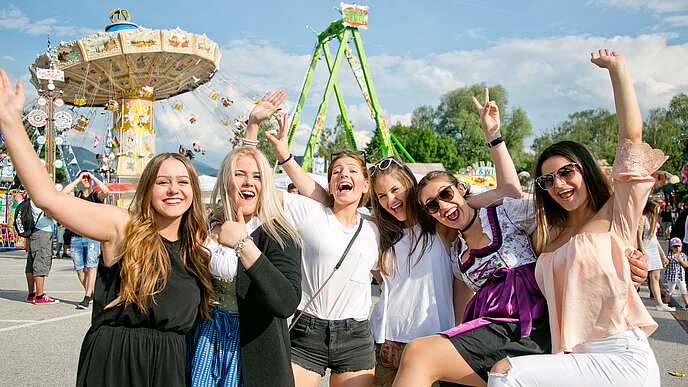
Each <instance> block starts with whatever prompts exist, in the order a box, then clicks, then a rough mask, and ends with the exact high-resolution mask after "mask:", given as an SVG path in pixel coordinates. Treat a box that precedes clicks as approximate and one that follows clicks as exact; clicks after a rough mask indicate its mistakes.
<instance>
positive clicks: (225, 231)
mask: <svg viewBox="0 0 688 387" xmlns="http://www.w3.org/2000/svg"><path fill="white" fill-rule="evenodd" d="M246 234H248V232H247V231H246V222H245V221H244V210H242V209H241V207H239V208H238V209H237V213H236V221H231V220H228V221H226V222H224V223H223V224H222V226H221V227H220V233H219V234H218V236H217V241H218V243H220V244H221V245H223V246H227V247H231V248H234V245H235V244H236V243H237V242H238V241H239V239H241V238H242V237H243V236H244V235H246Z"/></svg>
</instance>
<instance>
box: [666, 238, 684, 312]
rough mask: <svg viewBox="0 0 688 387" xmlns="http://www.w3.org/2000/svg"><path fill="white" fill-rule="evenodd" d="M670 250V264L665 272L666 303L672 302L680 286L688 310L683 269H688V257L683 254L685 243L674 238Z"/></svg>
mask: <svg viewBox="0 0 688 387" xmlns="http://www.w3.org/2000/svg"><path fill="white" fill-rule="evenodd" d="M669 250H670V251H671V252H670V253H669V257H668V259H669V264H668V265H667V268H666V271H665V272H664V279H665V280H666V281H667V294H666V303H667V304H668V303H669V302H671V295H672V294H673V293H674V290H675V289H676V286H677V285H678V289H679V291H680V292H681V297H683V305H684V306H683V309H684V310H685V309H688V290H686V277H685V273H684V270H683V269H684V268H688V257H686V255H685V254H684V253H682V252H681V251H682V250H683V242H681V240H680V239H678V238H672V239H671V240H670V241H669ZM681 266H683V267H681Z"/></svg>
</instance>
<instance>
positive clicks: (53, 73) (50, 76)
mask: <svg viewBox="0 0 688 387" xmlns="http://www.w3.org/2000/svg"><path fill="white" fill-rule="evenodd" d="M36 78H38V79H45V80H47V81H60V82H64V71H62V70H53V69H40V68H36Z"/></svg>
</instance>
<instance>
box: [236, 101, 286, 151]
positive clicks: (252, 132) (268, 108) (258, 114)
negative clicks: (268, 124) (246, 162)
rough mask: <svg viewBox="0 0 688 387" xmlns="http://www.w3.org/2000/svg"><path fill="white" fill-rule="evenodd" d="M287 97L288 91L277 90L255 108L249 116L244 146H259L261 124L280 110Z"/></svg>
mask: <svg viewBox="0 0 688 387" xmlns="http://www.w3.org/2000/svg"><path fill="white" fill-rule="evenodd" d="M286 96H287V91H286V90H277V91H276V92H274V93H273V92H272V91H268V92H267V93H266V94H265V95H264V96H263V98H261V99H260V102H258V103H257V104H256V106H255V107H253V110H251V113H250V114H249V115H248V126H247V127H246V132H245V133H244V140H248V141H245V143H244V145H257V141H258V129H259V128H260V123H261V122H263V121H265V120H266V119H268V118H270V117H271V116H272V115H273V114H275V112H276V111H278V110H279V108H280V107H279V105H280V104H281V103H282V101H284V98H285V97H286Z"/></svg>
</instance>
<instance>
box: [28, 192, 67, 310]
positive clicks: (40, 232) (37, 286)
mask: <svg viewBox="0 0 688 387" xmlns="http://www.w3.org/2000/svg"><path fill="white" fill-rule="evenodd" d="M31 214H32V215H33V222H34V228H35V230H34V232H33V233H32V234H31V236H29V237H28V238H27V241H26V242H27V244H28V252H27V254H26V270H25V272H26V283H27V284H28V286H29V295H28V296H27V297H26V302H33V303H34V304H36V305H52V304H57V303H59V302H60V300H56V299H54V298H50V297H48V296H47V295H46V294H45V277H47V276H48V274H49V273H50V268H51V267H52V263H53V262H52V250H53V225H54V223H55V222H53V220H52V219H50V218H49V217H48V216H47V215H46V214H45V212H43V210H41V209H40V208H38V207H36V204H35V203H34V202H33V200H31Z"/></svg>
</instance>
